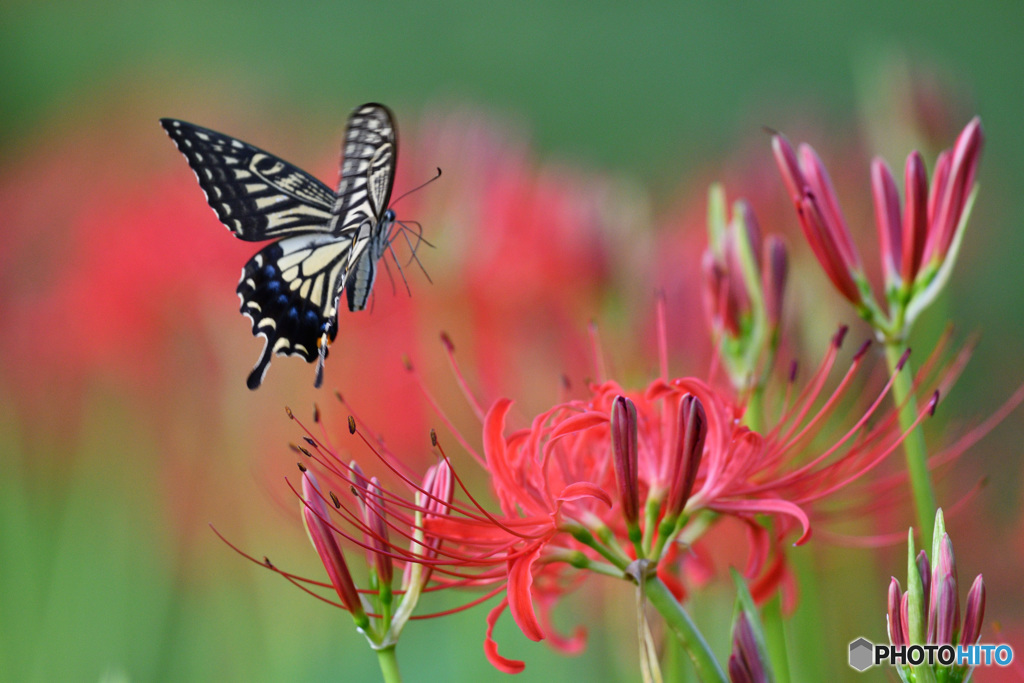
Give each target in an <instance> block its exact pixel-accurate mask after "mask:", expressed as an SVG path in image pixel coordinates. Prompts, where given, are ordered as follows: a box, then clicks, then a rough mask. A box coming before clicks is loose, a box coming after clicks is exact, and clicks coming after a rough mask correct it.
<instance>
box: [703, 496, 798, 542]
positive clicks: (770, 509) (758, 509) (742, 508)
mask: <svg viewBox="0 0 1024 683" xmlns="http://www.w3.org/2000/svg"><path fill="white" fill-rule="evenodd" d="M709 507H710V508H711V509H712V510H717V511H718V512H732V513H743V514H760V513H764V514H769V515H771V514H782V515H788V516H790V517H793V518H794V519H796V521H798V522H799V523H800V527H801V528H802V529H803V534H801V536H800V538H798V539H797V540H796V543H795V544H794V545H803V544H804V543H806V542H807V540H808V539H809V538H810V537H811V520H810V519H808V517H807V513H806V512H804V511H803V509H802V508H801V507H800V506H799V505H796V504H795V503H791V502H789V501H788V500H779V499H754V500H726V501H716V502H715V503H713V504H712V505H710V506H709Z"/></svg>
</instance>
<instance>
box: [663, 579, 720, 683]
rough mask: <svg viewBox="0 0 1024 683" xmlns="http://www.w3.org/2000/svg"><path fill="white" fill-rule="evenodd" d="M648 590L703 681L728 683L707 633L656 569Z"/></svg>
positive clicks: (704, 682)
mask: <svg viewBox="0 0 1024 683" xmlns="http://www.w3.org/2000/svg"><path fill="white" fill-rule="evenodd" d="M644 591H645V593H646V595H647V599H648V600H649V601H650V603H651V604H652V605H654V608H655V609H657V610H658V612H660V613H661V616H662V618H663V619H664V620H665V623H666V624H668V627H669V628H670V629H672V632H673V633H675V634H676V638H678V639H679V642H680V643H682V645H683V647H684V648H685V649H686V652H687V654H689V655H690V659H691V660H693V666H694V668H695V669H696V670H697V675H698V676H699V677H700V680H701V681H703V683H727V681H728V680H729V679H728V678H726V676H725V672H724V671H722V667H721V665H719V663H718V660H717V659H715V656H714V654H712V653H711V648H710V647H708V644H707V641H705V640H704V636H703V635H701V632H700V631H699V630H697V627H696V625H694V623H693V620H691V619H690V615H689V614H687V613H686V610H684V609H683V606H682V605H680V604H679V603H678V602H676V599H675V596H674V595H672V591H670V590H669V589H668V586H666V585H665V584H664V583H663V582H662V580H661V579H659V578H658V575H657V574H656V573H654V572H652V573H650V574H649V575H647V577H646V580H645V582H644Z"/></svg>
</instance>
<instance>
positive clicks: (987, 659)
mask: <svg viewBox="0 0 1024 683" xmlns="http://www.w3.org/2000/svg"><path fill="white" fill-rule="evenodd" d="M1012 661H1013V648H1012V647H1010V646H1009V645H985V644H981V643H978V644H977V645H957V646H955V647H954V646H953V645H875V644H874V643H872V642H871V641H870V640H868V639H867V638H858V639H857V640H855V641H853V642H852V643H850V666H851V667H852V668H854V669H856V670H857V671H864V670H866V669H868V668H870V667H872V666H877V665H879V664H888V665H889V666H897V665H903V666H917V665H919V664H928V665H929V666H934V665H936V664H938V665H939V666H967V667H975V666H1009V664H1010V663H1011V662H1012Z"/></svg>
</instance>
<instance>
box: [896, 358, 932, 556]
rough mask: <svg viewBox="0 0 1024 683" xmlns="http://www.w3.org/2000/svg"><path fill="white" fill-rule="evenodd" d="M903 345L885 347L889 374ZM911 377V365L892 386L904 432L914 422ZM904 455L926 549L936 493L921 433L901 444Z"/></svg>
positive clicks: (914, 402) (915, 401)
mask: <svg viewBox="0 0 1024 683" xmlns="http://www.w3.org/2000/svg"><path fill="white" fill-rule="evenodd" d="M903 351H904V348H903V345H902V344H900V343H899V342H889V341H887V342H886V344H885V359H886V361H887V362H888V364H889V371H890V372H895V371H896V364H897V363H898V362H899V360H900V357H901V356H902V355H903ZM913 377H914V373H913V372H912V371H911V368H910V363H909V362H907V363H906V365H905V366H904V368H903V369H902V370H901V371H900V372H899V373H897V375H896V379H895V381H894V382H893V385H892V392H893V399H894V400H895V401H896V405H897V406H898V407H899V418H900V427H901V428H902V429H903V430H904V431H906V430H908V429H910V426H911V425H913V424H914V420H916V419H917V399H915V398H914V395H913V384H914V379H913ZM903 453H904V455H905V456H906V462H907V474H908V475H909V476H910V488H911V491H912V492H913V495H914V510H915V513H916V517H917V528H918V529H919V530H920V531H921V540H922V544H923V545H924V547H925V548H930V547H931V546H932V532H931V529H932V521H933V520H934V519H935V508H936V507H937V505H936V502H935V490H934V489H933V488H932V479H931V473H930V472H929V471H928V452H927V450H926V449H925V445H924V433H923V432H922V431H921V430H920V429H914V430H913V431H912V432H910V433H909V434H907V436H906V438H905V439H904V440H903Z"/></svg>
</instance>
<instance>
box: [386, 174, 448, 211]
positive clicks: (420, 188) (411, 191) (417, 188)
mask: <svg viewBox="0 0 1024 683" xmlns="http://www.w3.org/2000/svg"><path fill="white" fill-rule="evenodd" d="M440 177H441V167H440V166H438V168H437V175H435V176H434V177H433V178H431V179H430V180H428V181H427V182H425V183H422V184H420V185H417V186H416V187H414V188H412V189H411V190H409V191H408V192H404V193H403V194H402V195H401V196H400V197H399V198H398V199H396V200H395V201H393V202H391V204H390V206H391V207H392V208H393V207H394V206H395V204H397V203H398V202H400V201H402V199H404V198H405V197H408V196H409V195H411V194H412V193H413V192H416V191H417V190H422V189H423V188H424V187H426V186H427V185H429V184H430V183H432V182H434V181H435V180H437V179H438V178H440Z"/></svg>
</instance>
